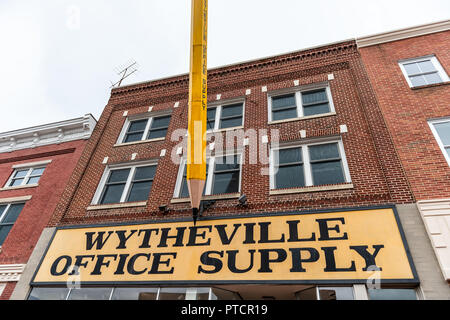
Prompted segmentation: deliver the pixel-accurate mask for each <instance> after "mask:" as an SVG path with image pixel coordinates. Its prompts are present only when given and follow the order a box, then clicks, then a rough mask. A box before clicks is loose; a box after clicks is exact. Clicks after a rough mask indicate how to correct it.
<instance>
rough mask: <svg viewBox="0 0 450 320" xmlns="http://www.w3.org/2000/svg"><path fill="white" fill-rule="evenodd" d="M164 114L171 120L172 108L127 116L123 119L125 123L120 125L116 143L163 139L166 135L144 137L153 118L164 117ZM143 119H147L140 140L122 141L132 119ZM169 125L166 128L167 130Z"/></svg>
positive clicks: (123, 143) (125, 143)
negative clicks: (152, 137)
mask: <svg viewBox="0 0 450 320" xmlns="http://www.w3.org/2000/svg"><path fill="white" fill-rule="evenodd" d="M166 116H171V118H170V122H171V121H172V110H164V111H159V112H150V113H144V114H139V115H133V116H129V117H127V118H126V120H125V123H124V125H123V127H122V131H121V132H120V134H119V137H118V138H117V142H116V145H127V144H133V143H140V142H151V141H158V140H165V139H166V137H161V138H154V139H146V137H147V136H148V133H149V131H150V128H151V126H152V123H153V119H154V118H161V117H166ZM145 119H147V124H146V126H145V129H144V133H143V134H142V137H141V140H138V141H133V142H124V141H123V140H124V139H125V136H126V134H127V132H128V128H129V127H130V125H131V123H132V122H134V121H139V120H145ZM170 122H169V127H170ZM169 127H168V128H167V132H169ZM166 136H167V134H166Z"/></svg>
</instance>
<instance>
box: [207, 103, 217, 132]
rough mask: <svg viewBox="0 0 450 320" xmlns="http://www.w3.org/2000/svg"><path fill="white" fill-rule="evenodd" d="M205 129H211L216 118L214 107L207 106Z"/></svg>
mask: <svg viewBox="0 0 450 320" xmlns="http://www.w3.org/2000/svg"><path fill="white" fill-rule="evenodd" d="M206 112H207V123H206V130H213V129H214V124H215V122H216V121H215V119H216V108H207V111H206Z"/></svg>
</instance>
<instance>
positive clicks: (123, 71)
mask: <svg viewBox="0 0 450 320" xmlns="http://www.w3.org/2000/svg"><path fill="white" fill-rule="evenodd" d="M138 66H139V65H138V64H137V62H136V61H130V62H128V64H127V66H126V67H119V68H116V69H115V71H116V72H117V74H118V75H119V76H120V80H119V81H117V82H116V83H113V82H112V81H111V88H114V87H120V86H121V84H122V81H123V80H125V79H126V78H128V77H129V76H131V75H132V74H133V73H135V72H137V71H138V69H137V68H138Z"/></svg>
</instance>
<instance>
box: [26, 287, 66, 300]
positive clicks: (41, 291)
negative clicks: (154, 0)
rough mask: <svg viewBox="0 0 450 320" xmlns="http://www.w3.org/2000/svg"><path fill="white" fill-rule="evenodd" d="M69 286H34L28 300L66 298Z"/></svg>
mask: <svg viewBox="0 0 450 320" xmlns="http://www.w3.org/2000/svg"><path fill="white" fill-rule="evenodd" d="M68 293H69V289H68V288H33V290H31V293H30V295H29V297H28V300H66V297H67V294H68Z"/></svg>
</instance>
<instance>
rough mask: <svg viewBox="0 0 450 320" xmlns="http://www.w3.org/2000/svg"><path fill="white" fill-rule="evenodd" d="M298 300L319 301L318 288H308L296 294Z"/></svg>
mask: <svg viewBox="0 0 450 320" xmlns="http://www.w3.org/2000/svg"><path fill="white" fill-rule="evenodd" d="M295 299H296V300H317V289H316V287H312V288H308V289H305V290H302V291H299V292H296V293H295Z"/></svg>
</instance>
